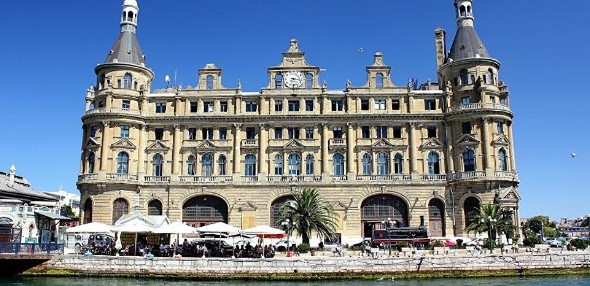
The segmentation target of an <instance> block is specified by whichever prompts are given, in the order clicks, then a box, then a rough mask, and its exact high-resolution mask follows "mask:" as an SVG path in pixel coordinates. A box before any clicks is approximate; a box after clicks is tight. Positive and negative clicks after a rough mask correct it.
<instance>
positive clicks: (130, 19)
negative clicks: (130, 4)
mask: <svg viewBox="0 0 590 286" xmlns="http://www.w3.org/2000/svg"><path fill="white" fill-rule="evenodd" d="M127 21H129V22H133V12H131V11H129V13H127Z"/></svg>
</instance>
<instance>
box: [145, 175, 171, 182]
mask: <svg viewBox="0 0 590 286" xmlns="http://www.w3.org/2000/svg"><path fill="white" fill-rule="evenodd" d="M143 180H144V181H145V183H146V184H162V183H170V176H145V177H143Z"/></svg>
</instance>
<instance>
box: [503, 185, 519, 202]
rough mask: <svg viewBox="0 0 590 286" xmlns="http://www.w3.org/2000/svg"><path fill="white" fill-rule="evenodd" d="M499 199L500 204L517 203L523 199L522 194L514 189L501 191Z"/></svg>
mask: <svg viewBox="0 0 590 286" xmlns="http://www.w3.org/2000/svg"><path fill="white" fill-rule="evenodd" d="M497 198H498V201H499V202H517V201H520V199H521V197H520V194H519V193H518V191H517V190H516V189H515V188H514V187H509V188H504V189H500V191H499V192H498V197H497Z"/></svg>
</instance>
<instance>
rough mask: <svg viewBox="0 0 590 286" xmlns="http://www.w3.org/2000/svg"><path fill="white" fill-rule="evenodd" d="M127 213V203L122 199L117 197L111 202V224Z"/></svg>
mask: <svg viewBox="0 0 590 286" xmlns="http://www.w3.org/2000/svg"><path fill="white" fill-rule="evenodd" d="M128 213H129V203H128V202H127V201H126V200H125V199H123V198H118V199H116V200H115V201H114V202H113V224H115V222H117V220H119V218H121V217H122V216H123V215H126V214H128Z"/></svg>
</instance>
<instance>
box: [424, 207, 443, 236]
mask: <svg viewBox="0 0 590 286" xmlns="http://www.w3.org/2000/svg"><path fill="white" fill-rule="evenodd" d="M444 213H445V205H444V203H443V202H442V201H441V200H440V199H432V200H430V202H428V234H429V235H430V236H445V218H444Z"/></svg>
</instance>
